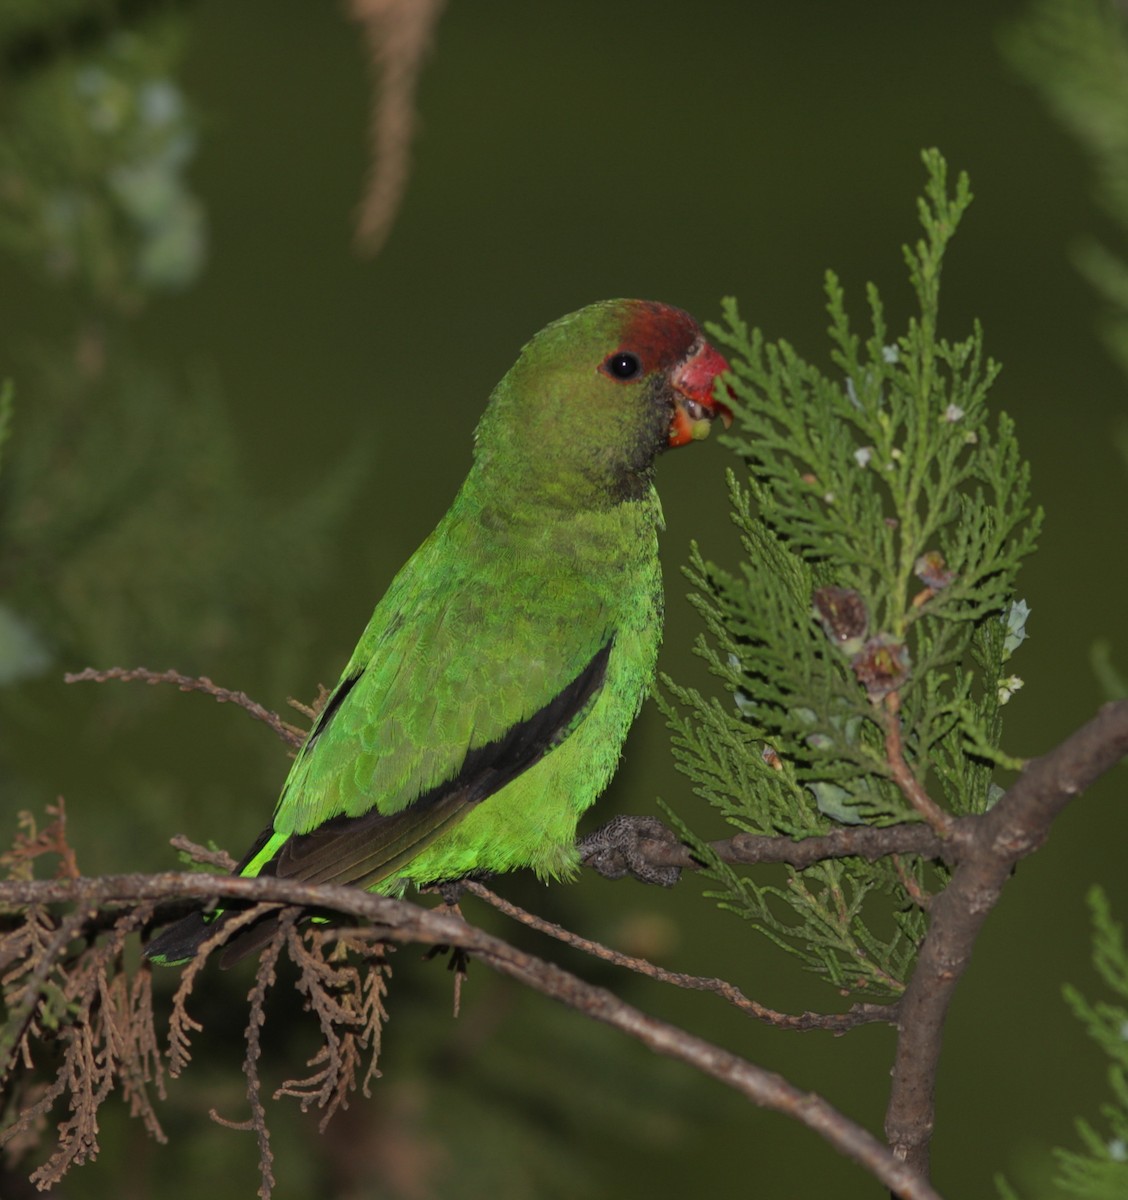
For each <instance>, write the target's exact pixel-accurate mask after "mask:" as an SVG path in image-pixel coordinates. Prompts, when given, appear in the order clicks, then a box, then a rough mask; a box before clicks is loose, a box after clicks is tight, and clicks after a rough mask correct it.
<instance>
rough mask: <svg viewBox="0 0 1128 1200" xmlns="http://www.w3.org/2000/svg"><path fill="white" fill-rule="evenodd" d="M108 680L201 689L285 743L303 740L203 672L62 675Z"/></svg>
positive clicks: (111, 670)
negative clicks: (242, 711) (235, 707)
mask: <svg viewBox="0 0 1128 1200" xmlns="http://www.w3.org/2000/svg"><path fill="white" fill-rule="evenodd" d="M111 679H120V680H121V681H122V682H123V683H133V682H135V681H140V682H142V683H148V684H158V683H171V684H175V685H176V687H178V688H179V689H180V690H181V691H182V692H204V693H205V694H206V695H208V696H211V697H213V699H215V700H218V701H219V703H220V704H236V705H238V706H239V707H240V708H245V709H246V710H247V712H249V713H250V714H251V716H252V717H254V718H255V720H257V721H263V722H265V723H266V724H267V725H269V726H270V728H271V729H273V730H274V732H275V733H276V734H278V736H279V737H280V738H281V739H282V740H283V741H284V742H285V743H286V744H287V745H289V746H293V747H294V748H297V747H298V746H300V745H301V744H302V742H304V741H305V738H306V730H304V729H298V728H297V727H296V726H294V725H289V724H287V723H286V722H285V721H283V720H282V718H281V717H280V716H279V715H278V714H277V713H276V712H271V711H270V709H268V708H263V706H262V705H261V704H259V703H258V702H257V701H255V700H252V699H251V698H250V696H248V695H247V693H246V692H233V691H232V690H231V689H230V688H224V687H220V686H219V685H218V684H216V683H212V681H211V680H210V679H209V678H208V677H207V676H206V675H200V676H195V675H182V674H181V673H180V672H179V671H171V670H169V671H150V670H148V669H147V668H145V667H129V668H127V667H108V668H107V669H106V670H104V671H98V670H96V669H95V668H94V667H87V668H86V669H85V670H84V671H77V672H69V673H68V674H66V675H64V676H63V680H64V681H65V682H66V683H106V682H108V681H109V680H111Z"/></svg>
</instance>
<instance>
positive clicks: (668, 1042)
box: [0, 872, 940, 1200]
mask: <svg viewBox="0 0 1128 1200" xmlns="http://www.w3.org/2000/svg"><path fill="white" fill-rule="evenodd" d="M189 898H190V899H197V900H202V901H209V900H214V899H217V898H224V899H239V900H245V901H253V902H269V903H278V904H287V905H288V904H297V905H302V906H303V907H308V908H319V909H328V910H331V911H335V912H338V913H341V914H344V915H347V916H351V917H355V918H357V919H359V920H362V921H364V922H366V923H367V924H370V925H373V926H377V927H378V928H380V929H381V930H382V931H383V933H384V934H385V936H386V937H387V939H388V940H389V941H392V942H415V943H421V944H424V945H445V946H456V947H458V948H459V949H461V950H462V951H463V952H465V953H467V954H469V955H472V956H473V957H475V958H478V959H480V960H482V961H483V962H485V963H486V964H487V965H489V966H490V967H492V968H493V969H494V970H496V971H498V972H499V973H501V974H504V975H508V976H509V977H511V978H513V979H516V980H518V981H519V982H521V983H524V984H525V985H527V986H529V987H531V988H533V989H534V990H536V991H539V992H541V993H542V994H543V995H546V996H549V997H551V998H552V999H554V1000H557V1001H559V1002H560V1003H562V1004H565V1005H567V1006H568V1007H570V1008H574V1009H576V1010H577V1011H578V1012H581V1013H584V1014H585V1015H586V1016H588V1017H591V1018H592V1019H593V1020H597V1021H601V1022H603V1023H604V1024H607V1025H610V1026H612V1027H613V1028H615V1029H618V1030H620V1031H621V1032H623V1033H625V1034H627V1035H628V1036H630V1037H633V1038H634V1039H636V1040H637V1041H639V1042H641V1043H642V1044H643V1045H646V1046H648V1047H650V1049H652V1050H654V1051H655V1052H656V1053H659V1054H663V1055H666V1056H668V1057H670V1058H674V1059H677V1060H678V1061H680V1062H684V1063H686V1064H687V1065H689V1066H692V1067H694V1068H696V1069H697V1070H699V1071H702V1072H703V1073H705V1074H707V1075H711V1076H712V1077H713V1078H715V1079H717V1080H719V1081H720V1082H722V1083H724V1084H725V1085H726V1086H728V1087H731V1088H733V1089H734V1090H735V1091H737V1092H739V1093H740V1094H741V1095H743V1096H745V1097H746V1098H747V1099H749V1100H751V1101H752V1102H753V1103H754V1104H756V1105H758V1106H760V1107H763V1108H769V1109H773V1110H774V1111H776V1112H780V1113H783V1114H785V1115H787V1116H790V1117H793V1118H795V1119H796V1120H798V1121H801V1122H802V1123H803V1124H804V1125H806V1126H807V1127H808V1128H809V1129H812V1130H813V1131H814V1132H816V1133H818V1134H819V1135H820V1136H821V1137H823V1138H824V1139H825V1140H826V1141H827V1142H828V1143H829V1144H830V1145H832V1146H833V1147H835V1149H837V1150H839V1151H840V1152H841V1153H842V1154H844V1155H845V1156H846V1157H848V1158H850V1159H852V1160H853V1161H854V1162H856V1163H858V1164H859V1165H861V1166H862V1167H864V1168H865V1169H866V1170H868V1171H870V1172H871V1173H872V1174H873V1175H874V1176H875V1177H876V1178H877V1179H878V1180H879V1181H880V1182H881V1183H883V1184H884V1185H885V1187H887V1188H888V1189H889V1190H890V1191H891V1192H892V1193H893V1194H894V1195H896V1196H899V1197H903V1200H940V1197H939V1194H938V1193H937V1192H936V1191H935V1190H934V1189H933V1188H932V1187H931V1185H930V1184H929V1183H928V1182H927V1181H926V1180H924V1179H922V1178H921V1177H920V1176H919V1175H918V1174H917V1173H916V1172H915V1171H914V1170H912V1169H911V1168H909V1167H907V1166H906V1165H905V1164H904V1163H902V1162H899V1161H898V1160H897V1159H895V1158H894V1157H893V1156H892V1155H891V1154H890V1152H889V1151H888V1150H887V1149H886V1148H885V1146H883V1145H882V1144H881V1142H880V1141H878V1140H877V1139H876V1138H875V1137H873V1135H872V1134H870V1133H869V1132H867V1131H866V1130H865V1129H863V1128H862V1127H861V1126H859V1125H857V1124H855V1123H854V1122H853V1121H851V1120H849V1119H848V1118H847V1117H845V1116H843V1114H841V1113H840V1112H838V1111H837V1110H836V1109H834V1108H832V1107H831V1106H830V1105H829V1104H828V1103H827V1102H826V1101H825V1100H823V1099H822V1098H821V1097H819V1096H816V1095H814V1094H812V1093H808V1092H803V1091H801V1090H800V1089H798V1088H796V1087H794V1086H793V1085H792V1084H790V1083H788V1082H787V1081H786V1080H785V1079H783V1078H782V1077H781V1076H779V1075H776V1074H775V1073H774V1072H771V1071H766V1070H764V1069H763V1068H761V1067H758V1066H756V1065H755V1064H754V1063H751V1062H749V1061H747V1060H746V1059H742V1058H740V1057H739V1056H737V1055H735V1054H732V1053H730V1052H729V1051H727V1050H724V1049H723V1048H722V1047H720V1046H717V1045H715V1044H713V1043H710V1042H707V1041H705V1040H704V1039H702V1038H699V1037H696V1036H695V1035H693V1034H690V1033H687V1032H686V1031H685V1030H683V1029H679V1028H678V1027H677V1026H674V1025H671V1024H669V1023H667V1022H665V1021H661V1020H658V1019H657V1018H655V1017H651V1016H649V1015H647V1014H646V1013H644V1012H642V1011H641V1010H639V1009H637V1008H635V1007H633V1006H632V1005H629V1004H626V1003H625V1002H623V1001H622V1000H620V999H619V998H618V997H617V996H615V995H614V994H613V993H611V992H609V991H607V990H605V989H604V988H599V987H595V986H594V985H592V984H589V983H586V982H584V981H583V980H581V979H580V978H578V977H577V976H575V975H572V974H571V973H570V972H568V971H565V970H563V969H562V968H560V967H557V966H555V965H554V964H552V963H549V962H546V961H544V960H543V959H540V958H537V957H536V956H534V955H532V954H528V953H526V952H524V951H521V950H518V949H517V948H516V947H514V946H511V945H509V944H508V943H507V942H505V941H503V940H502V939H500V938H497V937H494V936H492V935H491V934H487V933H485V932H484V931H483V930H480V929H476V928H474V927H473V926H470V925H468V924H467V923H466V922H465V921H464V920H462V919H461V918H459V917H456V916H454V915H453V914H451V913H449V912H444V911H442V910H431V909H425V908H422V907H420V906H418V905H415V904H410V903H407V902H405V901H401V900H392V899H389V898H387V897H384V896H377V895H374V894H372V893H369V892H364V891H361V890H360V889H358V888H352V887H337V886H330V885H326V884H307V883H300V882H297V881H294V880H282V879H276V878H271V877H261V878H241V877H237V876H209V875H202V874H192V873H187V874H185V873H180V872H164V873H161V874H157V875H118V876H102V877H100V878H96V879H78V880H13V881H8V882H0V904H5V905H28V904H50V903H69V904H72V905H74V906H75V908H76V909H77V910H78V911H83V912H90V911H94V912H97V911H100V910H103V909H105V908H106V907H117V906H126V907H131V906H133V905H136V904H138V903H139V902H141V901H146V900H149V901H167V900H172V899H189Z"/></svg>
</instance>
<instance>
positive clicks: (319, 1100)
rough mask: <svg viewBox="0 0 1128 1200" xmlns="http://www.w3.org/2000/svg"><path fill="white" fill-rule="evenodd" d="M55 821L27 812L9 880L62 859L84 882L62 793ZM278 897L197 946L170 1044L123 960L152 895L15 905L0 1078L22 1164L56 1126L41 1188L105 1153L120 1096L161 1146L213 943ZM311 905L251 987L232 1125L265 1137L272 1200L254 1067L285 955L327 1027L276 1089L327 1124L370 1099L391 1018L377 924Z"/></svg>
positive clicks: (3, 933)
mask: <svg viewBox="0 0 1128 1200" xmlns="http://www.w3.org/2000/svg"><path fill="white" fill-rule="evenodd" d="M49 815H50V816H51V817H52V818H53V819H52V820H51V822H50V823H49V824H48V825H46V826H45V827H44V828H43V829H42V830H41V829H39V828H38V826H37V823H36V821H35V819H34V817H33V816H32V815H31V814H30V813H21V814H20V817H19V830H18V833H17V836H16V840H15V842H14V844H13V846H12V848H11V849H10V850H9V851H7V852H6V853H5V854H3V855H0V866H3V868H4V869H5V871H6V874H7V878H8V879H9V880H11V881H13V882H15V881H18V882H22V883H30V882H32V881H33V880H34V879H35V865H36V863H37V862H41V861H43V860H45V859H46V858H48V857H54V858H56V859H57V860H58V869H57V872H56V875H57V877H59V878H63V879H69V880H74V881H76V882H77V881H80V880H81V876H80V875H79V872H78V866H77V862H76V860H75V856H74V852H73V850H72V849H71V847H70V846H69V844H68V843H67V840H66V813H65V808H64V806H63V803H62V801H61V800H60V801H59V803H58V805H57V806H54V807H52V808H51V809H49ZM176 840H177V843H178V845H179V847H180V848H182V849H188V850H190V852H191V853H192V854H193V856H194V857H197V858H203V859H204V860H205V861H212V862H214V861H216V860H217V858H221V857H222V856H218V855H216V854H215V853H214V852H207V851H201V849H200V848H199V847H194V846H192V845H191V843H189V842H187V841H186V840H184V839H176ZM272 908H277V905H270V904H258V905H252V906H251V907H250V908H248V910H247V911H246V913H244V914H242V915H241V916H240V918H238V919H235V920H232V921H230V922H229V923H227V924H226V925H225V926H224V927H223V928H222V930H221V931H219V932H218V933H217V935H216V936H215V937H213V938H211V939H210V940H209V942H207V943H205V945H204V947H203V949H202V952H201V954H200V955H199V956H198V957H197V958H195V959H193V960H192V961H191V962H190V963H188V964H187V965H186V966H185V968H184V970H183V971H182V973H181V977H180V981H179V985H178V987H177V989H176V992H175V994H174V996H173V999H172V1004H171V1009H170V1012H169V1016H168V1033H167V1042H166V1046H165V1049H164V1051H163V1053H162V1050H161V1046H160V1038H159V1037H158V1034H157V1021H156V1018H155V1016H154V1010H153V997H152V972H151V968H150V966H149V964H148V963H146V962H138V963H137V964H136V965H133V966H132V967H131V966H129V965H127V955H126V943H127V940H128V939H129V937H130V935H131V934H134V933H137V932H138V931H140V930H141V929H143V928H144V927H145V926H146V925H147V924H148V923H149V922H150V921H151V920H152V919H153V916H154V913H155V910H156V904H155V902H153V901H151V900H144V901H140V902H134V903H128V904H126V903H123V904H120V905H118V904H111V905H98V906H92V905H83V904H78V905H75V906H74V907H72V908H70V909H69V910H67V909H66V908H65V907H61V906H58V905H53V904H45V903H43V904H41V903H31V904H27V905H22V906H19V907H18V908H17V907H16V906H14V905H13V906H5V907H4V909H2V910H0V912H2V913H3V918H2V919H3V928H2V930H0V971H2V972H3V973H2V974H0V990H2V994H3V1002H4V1025H3V1028H2V1031H0V1062H2V1064H3V1072H2V1074H0V1083H2V1085H3V1088H4V1091H3V1096H4V1106H3V1113H2V1121H0V1146H2V1147H3V1149H4V1153H5V1158H6V1161H7V1165H8V1166H9V1167H15V1166H18V1165H20V1164H21V1163H22V1162H23V1160H24V1159H26V1158H27V1157H29V1156H30V1155H31V1154H32V1153H33V1152H34V1151H35V1149H36V1148H37V1147H38V1146H40V1145H41V1144H43V1143H45V1142H47V1141H48V1140H49V1139H48V1137H47V1134H46V1130H47V1125H48V1121H49V1118H50V1117H51V1115H52V1114H53V1113H56V1112H59V1113H60V1114H61V1115H60V1116H59V1117H58V1119H57V1134H56V1136H55V1138H54V1149H53V1151H52V1152H51V1154H50V1156H49V1157H48V1158H47V1159H46V1161H44V1162H42V1163H40V1164H39V1165H38V1166H36V1167H35V1168H34V1169H33V1170H32V1171H31V1173H30V1178H31V1181H32V1183H34V1184H35V1185H36V1187H38V1188H40V1189H44V1188H48V1187H52V1186H53V1185H55V1184H56V1183H58V1182H59V1180H60V1179H62V1177H63V1176H64V1175H65V1174H66V1172H67V1171H68V1170H69V1169H70V1168H71V1167H72V1166H78V1165H80V1164H81V1163H84V1162H86V1161H88V1160H90V1159H92V1158H94V1157H96V1155H97V1154H98V1150H99V1145H98V1114H99V1110H100V1109H101V1106H102V1105H103V1104H104V1103H105V1102H106V1100H108V1099H109V1097H110V1096H111V1095H113V1094H114V1093H115V1092H119V1093H120V1094H121V1096H122V1098H123V1099H124V1100H125V1102H126V1103H127V1105H128V1107H129V1113H130V1115H131V1116H133V1117H137V1118H139V1119H140V1120H141V1121H142V1123H143V1124H144V1126H145V1128H146V1129H147V1130H148V1132H149V1133H150V1134H151V1135H152V1136H153V1137H155V1138H156V1139H157V1140H158V1141H162V1142H163V1141H165V1140H166V1138H165V1134H164V1131H163V1130H162V1128H161V1125H160V1122H159V1120H158V1118H157V1115H156V1111H155V1109H154V1105H153V1101H154V1098H159V1099H164V1097H165V1076H166V1074H167V1075H169V1076H171V1077H176V1076H178V1075H180V1074H181V1072H183V1071H184V1070H185V1068H186V1067H187V1066H188V1064H189V1062H190V1060H191V1040H192V1037H193V1036H194V1035H195V1034H197V1033H199V1032H201V1031H202V1029H203V1026H202V1025H201V1023H200V1022H199V1021H197V1020H196V1019H195V1018H193V1017H192V1016H191V1015H190V1014H189V1012H188V1001H189V999H190V997H191V995H192V992H193V988H194V987H195V985H196V983H197V981H198V980H199V977H200V975H201V973H202V970H203V968H204V966H205V965H206V963H207V962H208V959H209V957H210V954H211V952H212V951H213V950H216V949H218V948H219V947H220V946H222V945H223V944H224V943H225V942H227V941H228V940H229V939H230V938H231V937H232V936H233V935H234V934H236V933H237V932H238V931H239V930H240V929H242V928H244V927H245V926H246V925H248V924H250V923H252V922H253V921H254V920H256V919H257V918H258V917H259V916H261V915H262V914H263V912H265V911H266V910H267V909H272ZM300 915H301V909H300V908H297V907H294V906H291V907H289V908H286V909H284V910H283V913H282V916H281V919H280V922H279V927H278V930H277V932H276V934H275V936H274V938H273V939H272V940H271V942H270V943H269V945H267V947H266V948H265V950H264V951H263V954H262V956H261V958H260V960H259V965H258V970H257V972H256V974H255V981H254V985H253V987H252V988H251V991H250V993H249V995H248V998H247V999H248V1008H249V1016H248V1024H247V1030H246V1047H247V1049H246V1054H245V1057H244V1062H243V1072H244V1076H245V1078H246V1082H247V1098H248V1101H249V1104H250V1110H251V1114H250V1118H249V1119H248V1120H246V1121H243V1122H236V1121H230V1120H227V1119H226V1118H223V1117H221V1116H220V1115H219V1114H218V1113H216V1112H214V1111H213V1112H212V1114H211V1115H212V1117H213V1119H214V1120H216V1121H218V1122H219V1123H220V1124H223V1125H226V1126H228V1127H230V1128H235V1129H245V1130H249V1131H251V1132H253V1133H254V1134H255V1137H256V1139H257V1141H258V1147H259V1165H260V1173H261V1179H262V1184H261V1187H260V1189H259V1195H260V1196H262V1197H263V1200H269V1197H270V1195H271V1191H272V1189H273V1186H274V1176H273V1171H272V1163H273V1153H272V1151H271V1148H270V1133H269V1129H268V1127H267V1121H266V1110H265V1106H264V1104H263V1100H262V1085H261V1079H260V1074H259V1059H260V1056H261V1043H260V1034H261V1030H262V1027H263V1025H264V1023H265V1021H266V1001H267V998H268V996H269V993H270V991H271V989H272V988H273V987H274V986H275V984H276V983H277V968H278V962H279V958H280V957H281V956H282V954H283V952H285V953H286V954H287V955H288V956H289V958H290V959H291V960H292V961H293V963H294V965H295V967H296V968H297V973H298V977H297V982H296V986H297V988H298V990H299V991H300V992H301V994H302V996H303V997H304V1000H305V1006H306V1008H307V1009H309V1010H310V1011H312V1012H313V1013H314V1014H315V1015H316V1017H317V1022H318V1027H319V1029H320V1032H321V1035H322V1038H323V1043H322V1045H321V1048H320V1049H319V1050H318V1051H317V1052H316V1053H315V1054H314V1055H313V1056H312V1057H311V1059H310V1060H309V1063H308V1064H307V1065H308V1066H309V1067H310V1068H312V1070H311V1073H310V1074H309V1075H308V1076H306V1077H305V1078H301V1079H291V1080H287V1081H286V1082H285V1083H284V1084H283V1085H282V1087H280V1088H279V1089H278V1090H277V1091H276V1092H275V1093H274V1098H275V1099H279V1098H280V1097H282V1096H293V1097H295V1098H297V1100H298V1102H299V1103H300V1105H301V1107H302V1109H303V1111H305V1110H307V1109H309V1108H311V1107H315V1106H316V1107H318V1108H320V1109H321V1110H322V1111H323V1113H324V1117H323V1120H322V1128H324V1126H325V1124H326V1122H328V1121H329V1119H330V1118H331V1117H332V1116H333V1114H334V1113H335V1112H337V1111H338V1109H341V1108H346V1107H347V1106H348V1095H349V1093H350V1092H352V1091H355V1090H356V1089H357V1088H358V1087H359V1088H360V1089H361V1090H362V1092H363V1093H364V1094H365V1095H368V1094H369V1087H370V1084H371V1081H372V1080H373V1079H374V1078H375V1077H377V1076H378V1075H379V1070H378V1067H377V1061H378V1057H379V1051H380V1032H381V1029H382V1026H383V1022H384V1021H385V1020H386V1019H387V1013H386V1011H385V1009H384V997H385V995H386V990H387V978H388V975H389V965H388V961H387V953H388V947H386V946H384V945H382V944H381V942H380V935H379V931H378V930H375V929H368V930H335V931H330V930H327V929H325V928H324V927H321V926H317V925H312V926H309V927H306V928H305V929H299V928H298V919H299V917H300Z"/></svg>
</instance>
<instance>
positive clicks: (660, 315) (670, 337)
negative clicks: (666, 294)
mask: <svg viewBox="0 0 1128 1200" xmlns="http://www.w3.org/2000/svg"><path fill="white" fill-rule="evenodd" d="M700 338H701V327H700V326H699V325H698V324H697V322H696V321H695V320H694V319H693V318H692V317H691V316H690V315H689V313H687V312H682V310H681V309H680V308H672V307H671V306H670V305H668V304H658V303H656V302H654V301H649V300H639V301H637V302H636V303H635V304H633V305H632V306H631V311H630V313H629V314H628V316H627V319H626V322H625V323H624V325H623V330H622V346H623V348H624V349H629V350H633V351H634V352H635V353H636V354H637V355H639V357H640V358H641V359H642V361H643V363H644V364H645V365H646V368H647V369H648V370H653V369H654V368H655V367H665V366H673V365H674V364H675V363H679V362H681V361H682V359H683V358H685V356H686V355H687V354H688V353H689V352H690V350H691V349H692V348H693V346H694V344H695V343H696V342H698V341H699V340H700Z"/></svg>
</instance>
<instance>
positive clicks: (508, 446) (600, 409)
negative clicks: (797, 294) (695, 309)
mask: <svg viewBox="0 0 1128 1200" xmlns="http://www.w3.org/2000/svg"><path fill="white" fill-rule="evenodd" d="M727 370H728V364H727V363H726V362H725V360H724V358H723V357H722V356H721V355H720V354H719V353H718V352H717V351H716V350H715V349H714V348H713V347H712V346H710V345H709V343H708V342H707V341H706V340H705V336H704V334H703V333H702V332H701V328H700V326H699V325H698V324H697V322H696V321H695V320H694V319H693V318H692V317H691V316H690V315H689V314H688V313H686V312H682V310H681V309H678V308H671V307H670V306H669V305H666V304H658V303H654V302H652V301H646V300H605V301H602V302H601V303H599V304H591V305H589V306H588V307H587V308H582V309H580V310H579V311H578V312H574V313H571V314H570V315H568V316H566V317H562V318H561V319H560V320H558V321H554V322H553V323H552V324H551V325H548V326H546V327H545V328H544V329H542V330H541V331H540V333H538V334H537V335H536V336H535V337H534V338H533V339H532V340H531V341H530V342H529V343H528V344H527V345H526V346H525V348H524V349H523V350H522V351H521V356H520V357H519V358H518V360H517V362H516V363H515V364H514V366H513V367H512V369H511V370H510V371H509V373H508V374H507V375H506V376H505V378H504V379H503V380H502V381H501V383H499V384H498V386H497V387H496V388H495V389H494V393H493V395H492V396H491V397H490V403H489V406H488V408H487V409H486V412H485V415H484V416H483V417H482V421H481V423H480V425H479V426H478V432H477V435H476V442H475V459H476V465H475V474H476V475H477V476H478V482H479V483H480V484H481V485H484V486H486V487H488V488H490V490H505V491H509V490H512V492H513V494H514V496H515V497H516V496H520V497H521V498H523V499H525V498H527V499H532V500H542V501H544V502H547V503H550V504H555V505H561V506H565V507H589V506H595V507H603V506H606V505H610V504H615V503H619V502H621V501H623V500H627V499H632V498H636V497H638V496H641V495H643V494H645V493H646V492H647V491H648V489H649V487H650V481H651V475H652V472H653V468H654V460H655V458H656V457H657V455H658V454H660V453H661V452H662V451H663V450H666V449H668V448H670V447H672V446H683V445H685V444H686V443H687V442H690V441H696V440H698V439H700V438H702V437H706V436H707V435H708V433H709V429H710V426H711V424H712V422H713V420H714V419H715V418H716V417H718V416H720V417H721V418H722V419H723V420H724V422H725V423H726V424H728V422H729V421H731V419H732V414H731V413H730V412H729V410H728V408H727V407H726V406H725V405H724V404H723V403H721V402H720V400H719V399H718V398H717V396H716V394H715V393H716V391H717V389H718V385H717V377H718V376H719V375H721V374H722V373H723V372H725V371H727Z"/></svg>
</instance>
